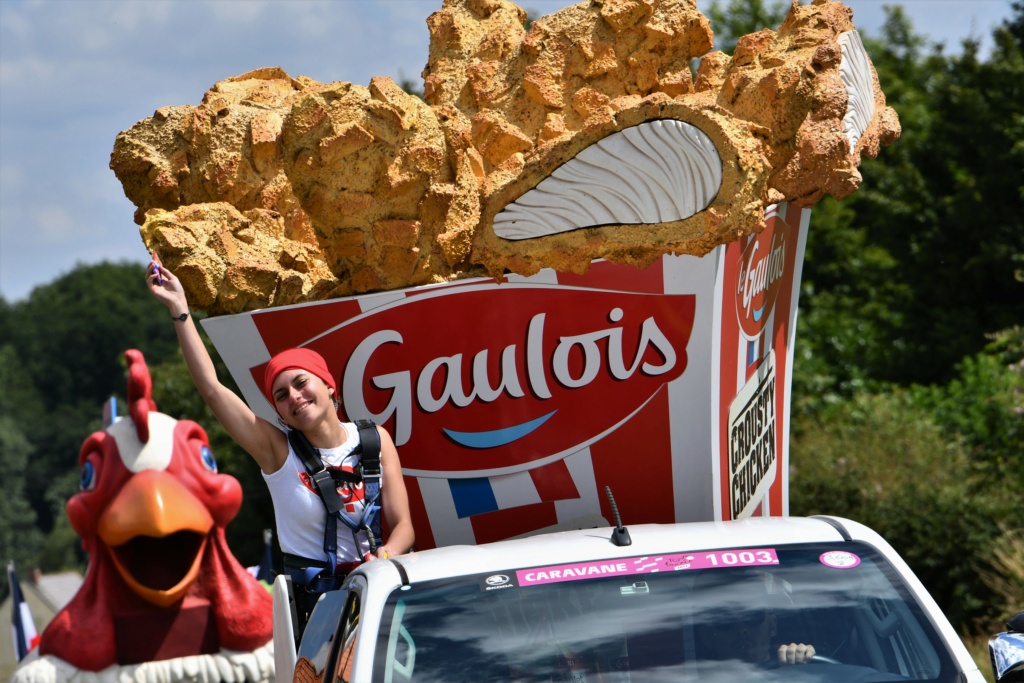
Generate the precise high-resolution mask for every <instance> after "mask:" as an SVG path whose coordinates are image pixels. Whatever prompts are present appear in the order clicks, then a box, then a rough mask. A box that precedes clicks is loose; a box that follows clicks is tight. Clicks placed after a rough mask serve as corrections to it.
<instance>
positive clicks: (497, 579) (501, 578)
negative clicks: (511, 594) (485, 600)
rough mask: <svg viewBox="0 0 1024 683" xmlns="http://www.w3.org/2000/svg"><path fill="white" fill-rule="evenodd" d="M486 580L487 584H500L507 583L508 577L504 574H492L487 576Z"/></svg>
mask: <svg viewBox="0 0 1024 683" xmlns="http://www.w3.org/2000/svg"><path fill="white" fill-rule="evenodd" d="M486 581H487V585H488V586H500V585H502V584H505V583H508V577H507V576H505V575H504V574H493V575H491V576H488V577H487V579H486Z"/></svg>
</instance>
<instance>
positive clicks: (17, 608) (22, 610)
mask: <svg viewBox="0 0 1024 683" xmlns="http://www.w3.org/2000/svg"><path fill="white" fill-rule="evenodd" d="M7 581H8V583H9V585H10V586H11V634H12V635H13V636H14V654H15V656H16V657H17V658H18V661H19V662H20V661H21V660H22V659H24V658H25V656H26V655H28V653H29V652H31V651H32V649H33V648H35V647H36V646H37V645H39V634H38V633H36V625H35V622H34V621H32V613H31V612H29V609H28V603H26V602H25V596H24V595H22V592H21V585H20V584H19V583H18V577H17V575H16V574H15V573H14V563H13V562H10V563H8V565H7Z"/></svg>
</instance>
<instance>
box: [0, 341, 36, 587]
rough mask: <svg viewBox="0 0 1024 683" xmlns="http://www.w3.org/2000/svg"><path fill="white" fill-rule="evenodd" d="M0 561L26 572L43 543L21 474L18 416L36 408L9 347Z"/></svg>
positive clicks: (25, 458)
mask: <svg viewBox="0 0 1024 683" xmlns="http://www.w3.org/2000/svg"><path fill="white" fill-rule="evenodd" d="M0 387H2V390H0V472H3V473H4V474H3V477H0V559H3V560H4V561H5V566H6V561H10V560H13V561H14V564H15V567H18V568H22V569H28V568H31V567H32V566H33V564H35V560H36V558H35V555H36V553H37V552H38V550H39V548H40V547H41V545H42V542H43V535H42V533H41V532H40V531H39V530H38V529H37V528H36V514H35V511H34V510H33V509H32V507H31V506H30V505H29V503H28V496H27V494H26V490H25V488H26V487H25V484H26V482H25V471H26V470H27V469H28V468H29V466H30V464H31V461H32V451H33V449H32V444H31V443H30V442H29V440H28V438H27V437H26V436H25V434H24V432H23V431H22V428H21V424H20V421H19V416H20V415H23V414H24V412H25V411H28V410H32V409H33V407H35V406H38V401H37V400H35V396H34V389H33V387H32V385H31V383H30V382H29V381H28V377H27V376H26V374H25V372H24V370H23V368H22V367H21V364H20V363H19V361H18V358H17V356H16V354H15V352H14V349H13V348H12V347H11V346H10V345H2V346H0ZM7 590H8V589H7V574H6V573H5V574H4V576H3V578H2V579H0V596H4V595H6V594H7Z"/></svg>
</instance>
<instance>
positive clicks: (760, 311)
mask: <svg viewBox="0 0 1024 683" xmlns="http://www.w3.org/2000/svg"><path fill="white" fill-rule="evenodd" d="M767 305H768V304H765V305H764V306H761V308H759V309H757V310H756V311H754V322H755V323H756V322H758V321H760V320H761V316H762V315H764V307H765V306H767Z"/></svg>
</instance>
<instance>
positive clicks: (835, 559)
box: [818, 550, 860, 569]
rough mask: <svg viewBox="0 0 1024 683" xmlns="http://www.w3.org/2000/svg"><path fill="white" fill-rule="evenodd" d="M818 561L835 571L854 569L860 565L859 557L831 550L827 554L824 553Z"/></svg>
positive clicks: (842, 551)
mask: <svg viewBox="0 0 1024 683" xmlns="http://www.w3.org/2000/svg"><path fill="white" fill-rule="evenodd" d="M818 559H819V560H821V563H822V564H823V565H825V566H826V567H832V568H833V569H853V568H854V567H856V566H857V565H858V564H860V558H859V557H857V556H856V555H854V554H853V553H848V552H846V551H845V550H830V551H828V552H827V553H822V554H821V557H819V558H818Z"/></svg>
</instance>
